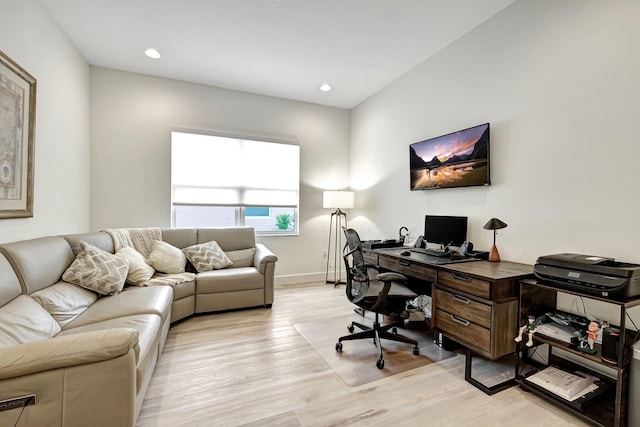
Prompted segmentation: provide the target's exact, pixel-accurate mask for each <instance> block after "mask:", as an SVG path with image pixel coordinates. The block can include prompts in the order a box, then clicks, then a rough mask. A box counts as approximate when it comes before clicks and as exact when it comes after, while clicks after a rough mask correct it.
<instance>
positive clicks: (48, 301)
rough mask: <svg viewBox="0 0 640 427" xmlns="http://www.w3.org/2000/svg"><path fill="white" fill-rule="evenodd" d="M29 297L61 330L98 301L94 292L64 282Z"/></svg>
mask: <svg viewBox="0 0 640 427" xmlns="http://www.w3.org/2000/svg"><path fill="white" fill-rule="evenodd" d="M30 297H31V298H32V299H33V300H34V301H35V302H37V303H38V304H40V305H41V306H42V307H43V308H44V309H45V310H47V312H48V313H49V314H50V315H51V316H52V317H53V318H54V319H55V321H56V322H58V325H60V327H61V328H64V327H65V325H66V324H67V323H69V322H71V321H72V320H73V319H75V318H76V317H78V316H79V315H80V314H81V313H82V312H83V311H85V310H86V309H87V307H89V306H90V305H91V304H93V303H94V302H95V301H96V299H98V296H97V295H96V294H95V293H94V292H91V291H89V290H87V289H84V288H81V287H80V286H77V285H74V284H71V283H66V282H58V283H56V284H54V285H51V286H47V287H46V288H44V289H40V290H39V291H37V292H34V293H32V294H31V295H30Z"/></svg>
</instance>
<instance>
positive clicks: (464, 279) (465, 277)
mask: <svg viewBox="0 0 640 427" xmlns="http://www.w3.org/2000/svg"><path fill="white" fill-rule="evenodd" d="M451 275H452V276H453V278H454V279H458V280H462V281H463V282H470V281H471V280H472V279H471V277H467V276H460V275H459V274H456V273H451Z"/></svg>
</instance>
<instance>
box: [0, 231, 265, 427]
mask: <svg viewBox="0 0 640 427" xmlns="http://www.w3.org/2000/svg"><path fill="white" fill-rule="evenodd" d="M161 235H162V237H161V238H162V241H164V242H166V243H168V244H169V245H171V246H172V247H175V248H179V249H184V248H188V247H191V246H193V245H199V244H203V243H206V242H211V241H215V242H217V243H218V245H219V247H220V248H221V249H222V250H223V251H224V254H226V255H227V256H228V258H229V259H230V260H231V261H232V262H233V264H232V265H230V266H228V267H226V268H222V269H217V270H212V271H204V272H197V271H195V270H194V275H193V276H192V277H195V279H194V280H189V281H183V282H181V283H178V284H175V285H174V286H165V285H160V286H125V287H124V289H123V290H122V291H121V292H114V294H113V295H98V294H96V293H95V292H92V291H91V290H87V289H85V288H82V287H80V286H76V285H73V284H69V283H67V282H65V281H63V280H62V277H63V276H65V275H66V274H67V271H68V269H70V266H72V264H73V263H74V261H77V260H78V258H80V257H79V254H81V253H82V251H83V248H84V249H86V247H87V244H88V245H90V246H91V247H96V248H99V249H101V250H102V251H105V252H106V253H108V254H114V252H115V249H114V239H113V236H112V235H110V234H109V233H106V232H95V233H86V234H74V235H65V236H49V237H42V238H38V239H33V240H26V241H20V242H14V243H6V244H2V245H0V252H1V253H2V255H0V409H2V408H1V406H2V405H7V406H8V407H12V406H11V405H15V408H12V409H7V410H2V411H0V425H11V426H13V425H14V424H16V421H17V424H16V425H18V426H65V427H73V426H89V425H91V426H133V425H134V424H135V422H136V419H137V417H138V414H139V412H140V408H141V406H142V401H143V399H144V396H145V393H146V390H147V387H148V385H149V382H150V380H151V376H152V374H153V370H154V368H155V365H156V362H157V360H158V357H159V356H160V353H161V352H162V349H163V346H164V343H165V340H166V337H167V333H168V330H169V327H170V324H171V323H173V322H176V321H178V320H180V319H184V318H186V317H189V316H191V315H194V314H196V313H208V312H215V311H221V310H229V309H238V308H249V307H271V304H272V303H273V285H274V272H275V263H276V261H277V258H276V256H275V255H274V254H273V253H272V252H270V251H269V250H268V249H267V248H266V247H265V246H264V245H262V244H259V243H256V242H255V233H254V230H253V228H249V227H235V228H218V229H163V230H161ZM128 265H129V264H128V263H127V266H128ZM188 266H189V265H187V267H188ZM187 269H188V268H187ZM65 277H66V276H65ZM23 396H27V397H26V398H24V399H22V400H15V399H18V398H21V397H23ZM29 396H35V397H29ZM12 399H13V400H12ZM25 401H26V403H27V404H28V405H27V406H24V405H25ZM34 401H35V402H34ZM3 402H4V403H3ZM18 420H19V421H18Z"/></svg>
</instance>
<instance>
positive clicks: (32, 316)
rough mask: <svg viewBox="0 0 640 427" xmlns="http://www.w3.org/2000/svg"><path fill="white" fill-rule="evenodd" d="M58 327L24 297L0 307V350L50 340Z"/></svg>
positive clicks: (34, 303)
mask: <svg viewBox="0 0 640 427" xmlns="http://www.w3.org/2000/svg"><path fill="white" fill-rule="evenodd" d="M58 332H60V325H58V323H57V322H56V321H55V320H54V319H53V317H51V315H50V314H49V313H47V312H46V310H45V309H44V308H42V307H41V306H40V305H39V304H38V303H37V302H35V301H34V300H32V299H31V298H29V297H28V296H26V295H19V296H18V297H16V298H15V299H14V300H13V301H11V302H9V303H8V304H5V305H3V306H2V307H0V348H5V347H11V346H14V345H17V344H26V343H29V342H33V341H41V340H46V339H47V338H52V337H54V336H56V335H57V334H58Z"/></svg>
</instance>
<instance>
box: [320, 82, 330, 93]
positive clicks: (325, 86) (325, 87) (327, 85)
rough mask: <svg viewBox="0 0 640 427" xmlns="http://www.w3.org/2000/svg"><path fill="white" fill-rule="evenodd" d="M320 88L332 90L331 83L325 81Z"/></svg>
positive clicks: (324, 90)
mask: <svg viewBox="0 0 640 427" xmlns="http://www.w3.org/2000/svg"><path fill="white" fill-rule="evenodd" d="M320 90H321V91H323V92H329V91H330V90H331V85H329V84H327V83H324V84H323V85H322V86H320Z"/></svg>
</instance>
